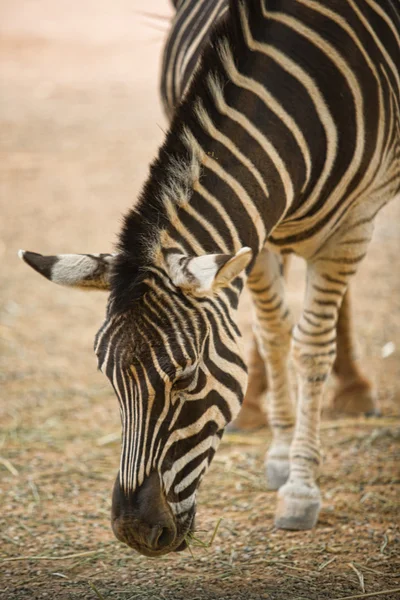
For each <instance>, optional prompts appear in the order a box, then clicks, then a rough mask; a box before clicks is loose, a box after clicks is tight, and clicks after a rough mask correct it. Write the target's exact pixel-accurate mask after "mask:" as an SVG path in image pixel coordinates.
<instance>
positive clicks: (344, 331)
mask: <svg viewBox="0 0 400 600" xmlns="http://www.w3.org/2000/svg"><path fill="white" fill-rule="evenodd" d="M350 287H351V286H349V287H348V288H347V291H346V293H345V295H344V297H343V302H342V305H341V307H340V310H339V318H338V322H337V342H336V344H337V348H336V359H335V362H334V364H333V373H334V374H335V376H336V378H337V386H336V390H335V394H334V397H333V409H334V411H335V412H340V413H346V414H349V415H350V414H353V415H354V414H362V413H364V414H366V415H367V416H371V415H379V414H380V411H379V407H378V405H377V398H376V393H375V390H374V388H373V386H372V384H371V382H370V381H369V380H368V378H367V377H366V376H365V375H364V374H363V373H362V371H361V369H360V366H359V364H358V360H357V345H356V339H355V335H354V328H353V324H352V310H351V294H350Z"/></svg>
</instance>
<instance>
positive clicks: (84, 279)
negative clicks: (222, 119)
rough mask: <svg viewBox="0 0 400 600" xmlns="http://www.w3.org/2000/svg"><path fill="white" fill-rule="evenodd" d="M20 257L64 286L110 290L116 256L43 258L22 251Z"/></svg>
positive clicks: (61, 255) (64, 255)
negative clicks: (111, 273)
mask: <svg viewBox="0 0 400 600" xmlns="http://www.w3.org/2000/svg"><path fill="white" fill-rule="evenodd" d="M18 256H19V257H20V258H21V259H22V260H23V261H24V262H26V264H28V265H29V266H30V267H32V269H34V270H35V271H37V272H38V273H40V274H41V275H43V277H46V279H49V280H50V281H54V283H58V284H60V285H66V286H68V287H76V288H81V289H85V290H88V289H92V290H109V289H110V272H111V267H112V263H113V260H114V259H115V257H116V256H117V255H116V254H57V255H55V256H43V255H42V254H37V253H36V252H26V251H25V250H20V251H19V252H18Z"/></svg>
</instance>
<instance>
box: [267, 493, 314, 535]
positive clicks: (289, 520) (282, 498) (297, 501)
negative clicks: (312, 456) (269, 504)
mask: <svg viewBox="0 0 400 600" xmlns="http://www.w3.org/2000/svg"><path fill="white" fill-rule="evenodd" d="M320 509H321V496H320V493H319V489H318V488H317V487H316V486H313V487H311V486H308V485H305V484H296V483H290V482H289V483H286V484H285V485H284V486H283V487H282V488H281V489H280V490H279V492H278V506H277V509H276V513H275V525H276V527H278V528H279V529H290V530H294V531H300V530H304V529H312V528H313V527H314V525H315V524H316V523H317V520H318V515H319V511H320Z"/></svg>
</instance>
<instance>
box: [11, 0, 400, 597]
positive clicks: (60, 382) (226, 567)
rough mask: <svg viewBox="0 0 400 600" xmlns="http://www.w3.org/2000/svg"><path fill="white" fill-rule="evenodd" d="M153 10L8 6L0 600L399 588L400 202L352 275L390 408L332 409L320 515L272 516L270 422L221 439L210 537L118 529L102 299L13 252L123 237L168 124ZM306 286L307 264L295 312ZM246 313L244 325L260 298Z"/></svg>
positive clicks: (60, 2) (113, 413)
mask: <svg viewBox="0 0 400 600" xmlns="http://www.w3.org/2000/svg"><path fill="white" fill-rule="evenodd" d="M144 11H148V12H151V13H154V14H157V15H163V16H165V17H169V16H170V15H171V8H170V5H169V4H168V3H167V1H166V0H151V1H149V2H147V3H145V2H141V1H139V0H129V1H128V0H114V1H111V0H96V1H95V0H81V1H80V2H77V1H74V0H69V1H67V0H52V1H51V0H2V2H1V4H0V86H1V89H0V185H1V221H0V259H1V267H0V278H1V279H0V395H1V396H0V413H1V431H0V478H1V479H0V509H1V510H0V598H1V599H2V600H3V599H4V600H20V599H21V600H22V599H29V600H36V599H39V598H49V599H52V598H54V599H56V600H58V599H62V600H67V599H68V600H69V599H86V598H87V599H92V600H93V599H96V598H103V599H104V600H115V599H118V600H133V599H144V600H145V599H150V598H151V599H155V600H158V599H165V600H180V599H182V600H183V599H188V600H196V599H197V600H211V599H226V600H228V599H231V600H240V599H246V600H247V599H249V600H258V599H261V598H264V599H271V600H305V599H309V600H320V599H321V600H322V599H327V600H328V599H330V600H336V599H338V598H342V597H346V596H351V597H354V598H358V597H363V596H364V591H365V592H366V594H367V595H366V597H372V596H368V594H372V595H373V597H378V598H385V600H391V599H394V598H400V578H399V574H400V556H399V554H400V550H399V548H400V545H399V539H400V534H399V515H400V506H399V489H400V486H399V482H400V468H399V464H400V452H399V438H400V420H399V417H400V409H399V390H400V381H399V379H400V360H399V357H400V354H399V352H400V275H399V274H400V268H399V254H400V242H399V239H400V225H399V223H400V206H399V203H397V204H396V203H393V204H392V205H390V206H389V207H387V208H386V209H385V210H384V211H383V213H382V214H381V215H380V217H379V219H378V223H377V227H376V231H375V236H374V240H373V243H372V244H371V247H370V252H369V256H368V257H367V259H366V260H365V262H364V264H363V265H362V266H361V268H360V271H359V273H358V275H357V277H356V279H355V282H354V288H355V298H356V305H357V308H356V317H355V319H356V324H357V329H358V333H359V340H360V354H361V357H362V360H363V363H364V365H365V368H366V371H367V373H369V375H370V377H371V378H372V379H373V380H374V382H375V384H376V387H377V392H378V397H379V402H380V405H381V408H382V411H383V417H382V418H380V419H377V418H373V419H370V420H368V419H366V418H364V417H360V418H353V419H339V418H335V416H334V415H332V414H331V412H330V411H329V408H328V409H327V410H326V411H325V415H324V420H323V424H322V441H323V447H324V456H325V464H324V471H323V474H322V477H321V480H320V484H321V489H322V495H323V502H324V506H323V510H322V513H321V517H320V520H319V523H318V525H317V527H316V528H315V529H314V530H313V531H310V532H303V533H294V532H284V531H277V530H276V529H275V528H274V526H273V512H274V507H275V495H274V493H272V492H268V491H267V490H266V488H265V481H264V476H263V457H264V453H265V449H266V447H267V444H268V441H269V439H270V435H269V433H268V432H267V431H262V432H258V433H256V434H252V435H231V436H226V437H225V439H224V441H223V443H222V446H221V448H220V451H219V452H218V453H217V456H216V458H215V460H214V463H213V465H212V468H211V470H210V472H209V474H208V476H207V477H206V478H205V480H204V483H203V486H202V489H201V491H200V494H199V508H198V520H197V525H198V529H199V531H198V533H197V535H198V538H199V539H200V540H202V541H203V542H204V543H206V542H208V541H210V539H211V536H212V534H213V531H214V530H215V527H216V524H217V523H218V521H219V519H222V521H221V522H220V526H219V529H218V531H217V532H216V535H215V539H214V540H213V543H212V545H211V546H210V547H208V548H207V547H203V546H201V544H200V543H197V545H196V544H195V545H194V546H193V547H192V554H191V553H190V552H188V551H186V552H185V553H183V554H179V555H171V556H166V557H163V558H162V559H148V558H144V557H142V556H139V555H137V554H135V553H133V551H131V550H130V549H129V548H127V547H125V546H123V545H122V544H120V543H118V542H117V541H116V540H115V539H114V538H113V535H112V533H111V529H110V525H109V512H110V497H111V493H110V492H111V487H112V483H113V479H114V477H115V475H116V472H117V469H118V464H119V430H120V424H119V413H118V407H117V400H116V399H115V398H114V397H113V394H112V391H111V389H110V387H109V385H108V383H107V381H106V380H105V379H104V378H103V376H102V375H101V374H100V373H98V372H97V371H96V360H95V356H94V353H93V351H92V343H93V337H94V334H95V332H96V331H97V329H98V327H99V326H100V324H101V322H102V319H103V314H104V307H105V297H104V296H103V295H102V294H97V293H87V294H85V293H83V292H74V291H70V290H66V289H63V288H58V287H57V286H53V285H51V284H50V283H48V282H47V281H45V280H44V279H42V278H40V277H39V276H38V275H37V274H35V273H34V272H33V271H30V270H28V268H27V267H26V266H25V265H23V263H21V262H20V261H19V260H18V258H17V255H16V253H17V250H18V249H19V248H24V249H27V250H34V251H38V252H42V253H49V254H53V253H58V252H108V251H111V250H112V249H113V244H114V242H115V240H116V233H117V232H118V229H119V224H120V221H121V215H122V214H123V213H124V212H125V211H126V209H127V208H128V207H129V206H131V205H132V203H133V202H134V201H135V198H136V197H137V195H138V192H139V190H140V187H141V185H142V183H143V181H144V179H145V177H146V174H147V172H148V166H149V162H150V160H151V159H152V157H153V156H154V155H155V151H156V149H157V147H158V145H159V144H160V142H161V141H162V139H163V130H164V129H165V128H166V122H165V119H164V117H163V115H162V112H161V108H160V102H159V97H158V74H159V63H160V56H161V49H162V44H163V40H164V39H165V32H166V30H167V27H168V21H167V20H162V19H155V18H149V17H147V16H145V15H144V14H142V13H143V12H144ZM302 293H303V266H302V264H301V263H300V262H299V261H298V262H296V261H295V263H294V264H293V266H292V269H291V277H290V300H291V303H292V305H293V307H294V311H295V313H296V314H298V311H299V307H300V303H301V298H302ZM241 325H242V329H243V331H244V333H245V335H246V336H248V332H249V304H248V299H246V297H244V298H243V304H242V309H241ZM328 405H329V394H328V397H327V407H328ZM204 545H206V544H204ZM377 594H379V595H377Z"/></svg>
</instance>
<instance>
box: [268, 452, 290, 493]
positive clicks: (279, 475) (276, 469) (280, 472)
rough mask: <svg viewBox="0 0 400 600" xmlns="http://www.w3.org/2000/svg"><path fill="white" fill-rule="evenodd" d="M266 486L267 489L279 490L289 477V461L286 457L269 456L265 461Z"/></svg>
mask: <svg viewBox="0 0 400 600" xmlns="http://www.w3.org/2000/svg"><path fill="white" fill-rule="evenodd" d="M265 471H266V475H267V487H268V489H269V490H279V488H281V487H282V486H283V485H285V483H286V482H287V480H288V479H289V472H290V462H289V460H288V459H287V458H269V457H268V456H267V458H266V461H265Z"/></svg>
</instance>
